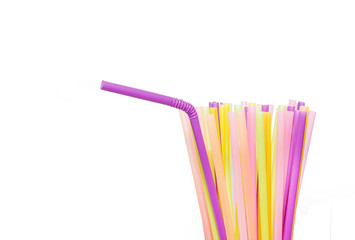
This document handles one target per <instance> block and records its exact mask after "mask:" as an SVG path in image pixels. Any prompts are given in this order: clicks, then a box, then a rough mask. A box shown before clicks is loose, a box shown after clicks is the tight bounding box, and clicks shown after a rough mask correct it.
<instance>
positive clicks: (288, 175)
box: [284, 110, 299, 225]
mask: <svg viewBox="0 0 355 240" xmlns="http://www.w3.org/2000/svg"><path fill="white" fill-rule="evenodd" d="M298 120H299V111H297V110H295V111H294V114H293V123H292V133H291V143H290V151H289V154H288V164H287V173H286V184H285V194H284V225H285V215H286V206H287V202H288V195H289V188H290V181H291V172H292V168H293V160H294V158H293V156H294V150H295V146H296V139H297V134H298V126H299V123H298Z"/></svg>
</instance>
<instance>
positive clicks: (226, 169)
mask: <svg viewBox="0 0 355 240" xmlns="http://www.w3.org/2000/svg"><path fill="white" fill-rule="evenodd" d="M101 89H102V90H105V91H109V92H114V93H118V94H122V95H126V96H130V97H135V98H139V99H143V100H147V101H151V102H156V103H159V104H163V105H168V106H171V107H174V108H177V109H180V110H181V111H180V117H181V121H182V126H183V131H184V135H185V140H186V145H187V149H188V154H189V158H190V164H191V168H192V173H193V179H194V183H195V188H196V192H197V199H198V203H199V207H200V212H201V216H202V223H203V229H204V234H205V238H206V239H214V240H216V239H221V240H226V239H228V240H235V239H236V240H238V239H241V240H256V239H258V240H290V239H292V234H293V229H294V222H295V214H296V207H297V201H298V196H299V192H300V188H301V184H302V178H303V174H304V169H305V165H306V161H307V155H308V149H309V145H310V141H311V136H312V130H313V124H314V120H315V115H316V113H315V112H313V111H309V108H308V107H306V106H305V104H304V103H303V102H298V103H296V101H293V100H290V102H289V104H288V106H287V107H286V106H279V107H278V108H277V110H276V111H275V117H274V120H273V122H274V124H273V131H272V134H271V122H272V116H273V114H272V113H273V106H272V105H256V104H254V103H249V104H247V103H246V102H242V104H241V105H232V104H228V103H223V104H222V103H221V104H220V103H216V102H213V103H210V104H209V107H198V108H197V109H195V107H193V106H192V105H191V104H190V103H187V102H185V101H183V100H180V99H177V98H172V97H169V96H165V95H161V94H157V93H152V92H148V91H144V90H140V89H136V88H131V87H127V86H123V85H119V84H114V83H110V82H105V81H102V84H101Z"/></svg>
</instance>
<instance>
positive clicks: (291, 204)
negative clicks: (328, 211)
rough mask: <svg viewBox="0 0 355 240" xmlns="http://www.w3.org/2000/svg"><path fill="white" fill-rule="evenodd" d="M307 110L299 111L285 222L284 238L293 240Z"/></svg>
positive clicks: (284, 239)
mask: <svg viewBox="0 0 355 240" xmlns="http://www.w3.org/2000/svg"><path fill="white" fill-rule="evenodd" d="M306 117H307V113H306V112H303V111H301V112H299V117H298V118H299V119H298V129H297V131H298V133H297V141H296V146H295V152H294V155H293V163H292V165H293V166H292V172H291V181H290V190H289V193H288V200H287V206H286V215H285V222H284V228H283V237H282V239H283V240H291V235H292V225H293V219H294V214H295V207H296V206H295V203H296V196H297V185H298V178H299V173H300V164H301V157H302V148H303V137H304V127H305V124H306Z"/></svg>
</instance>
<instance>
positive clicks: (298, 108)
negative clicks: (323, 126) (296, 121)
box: [297, 102, 306, 110]
mask: <svg viewBox="0 0 355 240" xmlns="http://www.w3.org/2000/svg"><path fill="white" fill-rule="evenodd" d="M305 105H306V104H305V103H304V102H298V104H297V110H300V107H301V106H305Z"/></svg>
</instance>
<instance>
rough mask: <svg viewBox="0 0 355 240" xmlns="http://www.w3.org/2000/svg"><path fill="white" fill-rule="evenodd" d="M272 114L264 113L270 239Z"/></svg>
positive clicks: (270, 236) (270, 237)
mask: <svg viewBox="0 0 355 240" xmlns="http://www.w3.org/2000/svg"><path fill="white" fill-rule="evenodd" d="M271 115H272V114H271V112H266V113H264V123H265V156H266V183H267V184H266V185H267V206H268V207H267V210H268V226H269V239H272V235H271V207H270V206H271Z"/></svg>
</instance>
